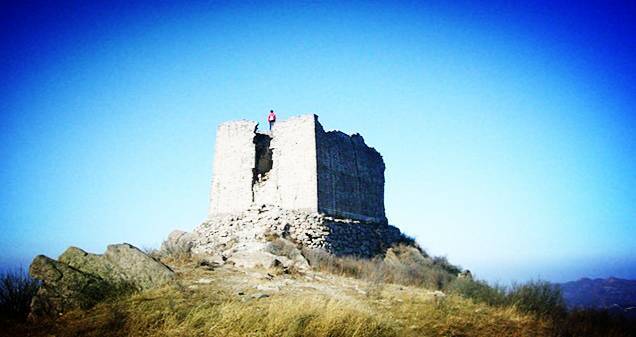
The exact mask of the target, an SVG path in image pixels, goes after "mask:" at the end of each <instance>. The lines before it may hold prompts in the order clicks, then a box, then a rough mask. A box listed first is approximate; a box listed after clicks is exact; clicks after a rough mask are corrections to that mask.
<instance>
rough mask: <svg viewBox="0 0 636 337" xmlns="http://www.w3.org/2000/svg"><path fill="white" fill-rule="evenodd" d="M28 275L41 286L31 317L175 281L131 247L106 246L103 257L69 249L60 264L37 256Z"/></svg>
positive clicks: (170, 274)
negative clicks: (123, 291) (122, 291)
mask: <svg viewBox="0 0 636 337" xmlns="http://www.w3.org/2000/svg"><path fill="white" fill-rule="evenodd" d="M29 273H30V275H31V276H32V277H33V278H35V279H38V280H40V281H41V282H42V287H41V288H40V290H39V291H38V293H37V295H36V296H35V298H34V299H33V302H32V305H31V306H32V313H33V317H38V316H41V315H47V314H59V313H62V312H65V311H66V310H68V309H71V308H76V307H88V306H91V305H93V304H95V303H97V302H98V301H100V300H101V299H103V298H104V297H107V296H109V295H111V294H112V293H113V292H115V291H119V290H124V288H126V289H127V290H132V289H147V288H151V287H154V286H158V285H161V284H164V283H166V282H168V281H170V280H172V279H173V278H174V272H173V271H172V270H170V268H168V267H167V266H165V265H164V264H162V263H161V262H159V261H156V260H155V259H153V258H151V257H150V256H148V255H146V254H144V253H143V252H142V251H140V250H139V249H137V248H136V247H134V246H132V245H130V244H126V243H123V244H116V245H110V246H108V248H107V250H106V252H105V253H104V254H101V255H98V254H91V253H87V252H85V251H83V250H81V249H79V248H77V247H70V248H68V249H67V250H66V251H65V252H64V253H63V254H62V255H61V256H60V257H59V261H56V260H53V259H51V258H48V257H46V256H43V255H38V256H37V257H36V258H35V259H34V260H33V262H32V263H31V266H30V268H29Z"/></svg>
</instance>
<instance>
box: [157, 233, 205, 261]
mask: <svg viewBox="0 0 636 337" xmlns="http://www.w3.org/2000/svg"><path fill="white" fill-rule="evenodd" d="M196 239H197V237H196V234H194V233H188V232H184V231H181V230H174V231H172V232H171V233H170V234H169V235H168V238H167V239H166V240H165V241H164V242H163V243H162V244H161V248H160V250H159V252H160V253H161V254H163V255H171V256H182V255H189V254H190V251H191V250H192V247H193V246H194V242H195V241H196Z"/></svg>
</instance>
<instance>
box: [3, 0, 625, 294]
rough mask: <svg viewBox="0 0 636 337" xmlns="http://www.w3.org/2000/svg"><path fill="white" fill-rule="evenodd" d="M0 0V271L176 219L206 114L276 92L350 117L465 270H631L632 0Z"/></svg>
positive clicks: (501, 273) (303, 109)
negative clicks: (190, 0)
mask: <svg viewBox="0 0 636 337" xmlns="http://www.w3.org/2000/svg"><path fill="white" fill-rule="evenodd" d="M0 6H2V7H0V38H1V40H0V43H1V44H2V46H1V48H0V75H1V79H2V80H1V81H0V113H1V116H0V118H1V121H0V158H1V159H2V161H1V166H0V183H1V184H2V185H1V186H2V187H3V188H2V189H0V240H1V241H0V243H1V244H2V246H3V252H4V254H2V256H1V257H0V265H2V266H3V268H7V267H13V266H15V265H18V264H22V265H27V264H28V263H29V261H30V259H31V258H32V257H33V256H34V255H35V254H38V253H45V254H48V255H51V256H54V257H55V256H57V255H58V254H60V253H61V252H62V251H63V250H64V249H65V248H66V247H67V246H69V245H75V246H80V247H83V248H86V249H87V250H89V251H94V252H100V251H102V250H103V249H104V247H105V245H106V244H108V243H114V242H122V241H126V242H131V243H133V244H136V245H138V246H141V247H152V246H154V247H157V246H158V245H159V243H160V242H161V240H162V239H163V238H164V237H166V236H167V234H168V233H169V232H170V231H171V230H172V229H175V228H181V229H185V230H190V229H192V228H194V226H196V225H197V224H198V223H199V222H200V221H202V220H203V219H204V217H205V215H206V207H207V204H208V188H209V182H210V180H211V174H212V172H211V162H212V155H213V148H214V136H215V128H216V125H217V124H218V123H220V122H221V121H225V120H229V119H240V118H247V119H254V120H259V121H261V122H262V123H264V122H265V118H266V114H267V112H268V111H269V110H270V109H275V110H276V111H277V112H278V115H279V118H283V119H284V118H286V117H288V116H289V115H293V114H301V113H316V114H318V115H319V116H320V120H321V122H322V124H323V125H324V126H325V127H326V128H328V129H330V128H337V129H341V130H343V131H346V132H350V133H351V132H360V133H361V134H362V135H363V136H364V137H365V139H366V141H367V143H368V144H370V145H371V146H374V147H376V148H377V149H378V150H379V151H380V153H382V155H383V156H384V160H385V162H386V164H387V171H386V183H387V185H386V210H387V216H388V217H389V219H390V221H391V222H392V223H393V224H395V225H397V226H399V227H400V228H402V229H403V230H404V231H405V232H406V233H408V234H410V235H412V236H415V237H417V239H418V241H419V242H420V243H421V245H422V246H424V247H426V248H427V249H428V250H429V251H430V252H431V253H433V254H436V255H447V256H448V258H449V259H450V260H451V261H452V262H454V263H458V264H461V265H462V266H464V267H466V268H469V269H471V270H472V271H473V272H474V273H475V274H477V276H479V277H482V278H486V279H488V280H493V281H494V280H499V281H503V282H507V281H509V280H512V279H517V280H525V279H529V278H534V277H543V278H547V279H550V280H554V281H563V280H568V279H574V278H578V277H581V276H591V277H607V276H610V275H614V276H618V277H631V278H636V256H634V253H633V252H634V251H636V247H635V244H634V240H633V238H634V237H636V227H635V226H636V223H635V222H636V206H635V205H636V162H635V161H634V158H635V157H636V156H635V155H636V147H635V145H636V139H635V138H636V136H635V134H636V132H635V131H636V130H635V126H636V121H635V119H634V106H636V104H635V103H636V95H635V94H634V93H636V85H635V80H634V79H635V78H636V61H635V60H636V38H635V36H636V35H635V34H634V33H635V32H636V29H635V22H636V9H635V8H634V5H630V4H618V3H616V4H612V5H607V4H605V3H602V2H599V3H595V4H584V5H582V4H578V5H575V6H574V5H565V4H559V3H555V2H553V1H550V2H545V3H531V4H530V3H524V4H522V5H509V4H504V3H495V2H493V3H489V4H480V5H479V6H476V5H474V4H473V3H471V2H465V3H455V4H453V5H452V6H449V5H448V4H428V5H424V4H421V3H420V2H400V3H392V4H389V3H385V2H377V3H367V2H360V3H347V4H341V3H339V2H329V3H319V4H307V3H298V2H289V3H271V2H263V3H252V4H249V5H246V4H236V3H234V4H232V3H207V2H200V3H195V4H187V5H186V4H181V3H178V2H174V3H170V4H168V3H163V4H155V3H154V2H148V3H144V2H137V3H135V4H131V3H128V2H121V3H116V2H110V1H109V2H104V3H102V4H96V3H95V2H84V3H78V4H56V5H55V6H53V5H51V4H46V3H44V2H42V3H39V4H22V3H13V4H8V3H3V4H2V5H0Z"/></svg>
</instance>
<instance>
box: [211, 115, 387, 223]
mask: <svg viewBox="0 0 636 337" xmlns="http://www.w3.org/2000/svg"><path fill="white" fill-rule="evenodd" d="M256 126H257V124H256V123H255V122H250V121H245V120H241V121H232V122H226V123H223V124H221V125H220V126H219V127H218V129H217V137H216V147H215V159H214V175H213V179H212V190H211V201H210V213H209V216H210V217H217V216H222V215H227V214H238V213H240V212H242V211H245V210H247V209H249V208H250V207H251V206H253V205H263V204H267V205H270V204H271V205H276V206H279V207H281V208H282V209H287V210H296V211H304V212H310V213H316V212H320V213H322V214H326V215H330V216H335V217H340V218H349V219H355V220H359V221H364V222H372V223H386V217H385V214H384V168H385V166H384V161H383V160H382V156H381V155H380V154H379V153H378V152H377V151H376V150H375V149H373V148H370V147H368V146H367V145H366V144H365V142H364V139H363V138H362V136H360V135H359V134H354V135H352V136H348V135H346V134H344V133H342V132H339V131H330V132H325V131H324V129H323V127H322V125H320V123H319V122H318V117H317V116H316V115H303V116H296V117H291V118H289V119H287V120H285V121H279V122H277V123H276V125H275V127H274V130H273V131H271V132H268V133H264V132H258V131H256Z"/></svg>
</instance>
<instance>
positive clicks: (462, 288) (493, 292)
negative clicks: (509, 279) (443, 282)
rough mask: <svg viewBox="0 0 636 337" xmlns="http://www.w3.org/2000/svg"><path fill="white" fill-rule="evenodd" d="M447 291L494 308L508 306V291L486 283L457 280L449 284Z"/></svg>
mask: <svg viewBox="0 0 636 337" xmlns="http://www.w3.org/2000/svg"><path fill="white" fill-rule="evenodd" d="M446 290H447V291H448V292H451V293H455V294H458V295H460V296H462V297H464V298H469V299H471V300H473V301H475V302H480V303H486V304H488V305H494V306H501V305H504V304H506V289H505V288H502V287H499V286H494V287H491V286H490V285H488V283H486V282H484V281H477V280H475V281H474V280H471V279H467V278H457V279H455V280H454V281H453V282H451V283H450V284H449V286H448V287H447V288H446Z"/></svg>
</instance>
